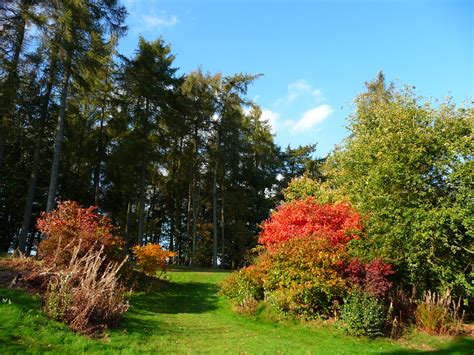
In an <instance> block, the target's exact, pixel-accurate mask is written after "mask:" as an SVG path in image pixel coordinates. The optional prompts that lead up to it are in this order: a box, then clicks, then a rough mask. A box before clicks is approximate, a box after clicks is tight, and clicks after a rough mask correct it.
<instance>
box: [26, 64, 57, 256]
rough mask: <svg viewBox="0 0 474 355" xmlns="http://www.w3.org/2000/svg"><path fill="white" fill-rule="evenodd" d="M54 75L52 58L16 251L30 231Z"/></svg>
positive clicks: (54, 69) (54, 67) (54, 68)
mask: <svg viewBox="0 0 474 355" xmlns="http://www.w3.org/2000/svg"><path fill="white" fill-rule="evenodd" d="M55 75H56V59H55V58H54V56H53V59H52V60H51V65H50V72H49V78H48V84H47V85H46V93H45V96H44V98H43V104H42V108H41V113H40V119H39V124H38V126H39V127H38V132H37V136H36V141H35V151H34V154H33V165H32V168H31V176H30V184H29V186H28V193H27V195H26V201H25V208H24V212H23V223H22V225H21V231H20V236H19V241H18V249H19V250H20V251H21V252H25V251H26V239H27V236H28V232H29V231H30V224H31V212H32V208H33V202H34V198H35V189H36V181H37V176H38V167H39V161H40V153H41V143H42V141H43V134H44V126H45V124H46V121H47V118H48V108H49V101H50V99H51V92H52V90H53V83H54V77H55Z"/></svg>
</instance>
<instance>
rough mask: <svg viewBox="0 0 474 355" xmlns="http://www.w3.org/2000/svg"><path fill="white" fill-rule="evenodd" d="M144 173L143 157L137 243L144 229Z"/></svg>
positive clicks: (140, 240)
mask: <svg viewBox="0 0 474 355" xmlns="http://www.w3.org/2000/svg"><path fill="white" fill-rule="evenodd" d="M145 173H146V163H145V159H143V160H142V166H141V172H140V202H139V209H138V238H137V244H138V245H142V244H143V231H144V220H145Z"/></svg>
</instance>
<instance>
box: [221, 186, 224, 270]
mask: <svg viewBox="0 0 474 355" xmlns="http://www.w3.org/2000/svg"><path fill="white" fill-rule="evenodd" d="M221 243H222V245H221V267H222V268H223V267H224V262H225V254H224V252H225V235H224V194H223V193H222V202H221Z"/></svg>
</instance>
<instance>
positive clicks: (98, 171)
mask: <svg viewBox="0 0 474 355" xmlns="http://www.w3.org/2000/svg"><path fill="white" fill-rule="evenodd" d="M103 105H105V104H103ZM101 110H102V112H101V117H100V127H99V138H98V141H97V163H96V167H95V171H94V204H95V205H96V206H99V194H100V174H101V166H102V160H103V159H104V149H103V147H102V146H103V140H104V138H103V135H104V121H105V108H104V106H102V109H101Z"/></svg>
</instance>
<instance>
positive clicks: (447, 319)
mask: <svg viewBox="0 0 474 355" xmlns="http://www.w3.org/2000/svg"><path fill="white" fill-rule="evenodd" d="M460 306H461V299H459V300H458V301H457V302H456V301H455V300H453V299H452V297H451V292H450V290H447V291H445V292H444V293H436V292H431V291H427V292H425V294H424V299H423V301H422V302H421V303H420V304H419V305H418V307H417V308H416V312H415V319H416V326H417V328H418V329H420V330H422V331H424V332H427V333H429V334H441V335H445V334H452V335H456V334H458V333H460V332H461V331H462V327H463V323H464V313H462V314H460Z"/></svg>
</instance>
